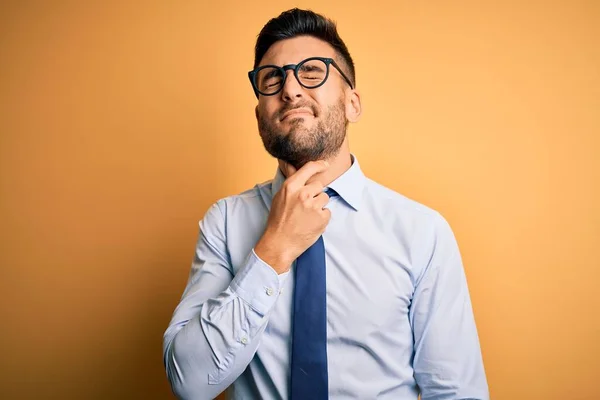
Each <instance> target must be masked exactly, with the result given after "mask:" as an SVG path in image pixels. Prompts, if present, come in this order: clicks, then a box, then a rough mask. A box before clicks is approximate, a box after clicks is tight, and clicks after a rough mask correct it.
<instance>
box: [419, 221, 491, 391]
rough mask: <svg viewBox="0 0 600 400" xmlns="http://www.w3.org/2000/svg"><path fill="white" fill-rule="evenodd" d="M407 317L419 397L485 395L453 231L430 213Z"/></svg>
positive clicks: (470, 314) (481, 369)
mask: <svg viewBox="0 0 600 400" xmlns="http://www.w3.org/2000/svg"><path fill="white" fill-rule="evenodd" d="M430 225H431V227H430V228H429V229H428V232H427V234H426V238H425V240H424V243H428V244H427V245H426V246H425V248H426V250H424V251H423V252H422V253H423V260H424V262H423V263H422V265H424V266H425V267H424V269H423V270H422V271H421V273H420V276H418V279H417V281H416V283H415V292H414V295H413V301H412V304H411V309H410V311H409V319H410V323H411V326H412V328H413V334H414V361H413V368H414V373H415V379H416V381H417V384H418V385H419V388H420V390H421V399H422V400H457V399H477V400H487V399H489V391H488V385H487V380H486V376H485V371H484V367H483V360H482V356H481V350H480V345H479V338H478V334H477V328H476V326H475V319H474V316H473V310H472V306H471V300H470V296H469V290H468V287H467V280H466V277H465V272H464V268H463V265H462V260H461V256H460V252H459V249H458V245H457V243H456V240H455V237H454V234H453V232H452V230H451V228H450V226H449V225H448V223H447V222H446V220H445V219H444V218H443V217H442V216H441V215H439V214H435V218H434V222H433V223H432V224H430Z"/></svg>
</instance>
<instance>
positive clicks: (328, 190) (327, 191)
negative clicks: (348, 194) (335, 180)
mask: <svg viewBox="0 0 600 400" xmlns="http://www.w3.org/2000/svg"><path fill="white" fill-rule="evenodd" d="M325 193H327V196H329V197H335V196H339V195H338V193H337V192H336V191H335V190H333V189H332V188H327V189H325Z"/></svg>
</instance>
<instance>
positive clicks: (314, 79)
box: [248, 57, 354, 98]
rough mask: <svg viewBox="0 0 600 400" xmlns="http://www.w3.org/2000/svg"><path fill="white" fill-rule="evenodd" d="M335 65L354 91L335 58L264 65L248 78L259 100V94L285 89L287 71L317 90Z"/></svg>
mask: <svg viewBox="0 0 600 400" xmlns="http://www.w3.org/2000/svg"><path fill="white" fill-rule="evenodd" d="M330 64H331V65H333V66H334V67H335V69H337V70H338V71H339V73H340V74H341V75H342V77H343V78H344V80H345V81H346V82H348V85H350V88H351V89H354V87H353V86H352V82H350V79H348V77H347V76H346V74H344V73H343V72H342V70H341V69H340V67H339V66H338V65H337V63H336V62H335V61H334V60H333V58H324V57H310V58H307V59H306V60H303V61H300V63H298V64H288V65H284V66H283V67H279V66H277V65H263V66H261V67H258V68H256V69H254V70H252V71H250V72H248V78H250V82H251V83H252V88H253V89H254V94H256V97H257V98H258V95H259V94H262V95H263V96H273V95H276V94H277V93H279V92H280V91H281V89H283V86H284V85H285V80H286V78H287V70H290V69H291V70H293V71H294V76H295V77H296V79H297V80H298V82H299V83H300V85H302V86H303V87H305V88H307V89H316V88H318V87H319V86H323V84H325V82H326V81H327V78H328V77H329V65H330Z"/></svg>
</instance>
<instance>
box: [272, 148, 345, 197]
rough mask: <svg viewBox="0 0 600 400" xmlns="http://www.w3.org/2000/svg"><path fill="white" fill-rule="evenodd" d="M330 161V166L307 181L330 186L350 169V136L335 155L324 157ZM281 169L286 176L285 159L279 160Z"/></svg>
mask: <svg viewBox="0 0 600 400" xmlns="http://www.w3.org/2000/svg"><path fill="white" fill-rule="evenodd" d="M324 160H325V161H327V162H328V163H329V168H327V170H326V171H324V172H321V173H318V174H316V175H314V176H313V177H311V178H310V179H309V180H308V182H307V183H310V182H313V181H319V182H321V183H322V184H323V186H328V185H329V184H330V183H331V182H333V181H335V180H336V179H337V178H339V177H340V176H341V175H342V174H344V172H346V171H348V169H350V167H351V166H352V156H351V155H350V147H349V146H348V136H346V138H345V139H344V143H343V144H342V146H341V147H340V151H339V152H338V153H337V154H336V155H335V156H333V157H330V158H326V159H324ZM279 169H280V170H281V171H282V172H283V174H284V176H285V177H286V178H289V176H287V175H286V173H285V171H286V169H285V168H284V167H283V161H281V160H279Z"/></svg>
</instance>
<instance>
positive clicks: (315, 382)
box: [290, 189, 337, 400]
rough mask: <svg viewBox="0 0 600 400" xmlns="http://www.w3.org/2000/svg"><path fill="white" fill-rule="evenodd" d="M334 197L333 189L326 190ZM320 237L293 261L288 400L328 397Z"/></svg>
mask: <svg viewBox="0 0 600 400" xmlns="http://www.w3.org/2000/svg"><path fill="white" fill-rule="evenodd" d="M325 193H327V194H328V195H329V197H333V196H336V195H337V193H336V192H335V191H334V190H333V189H327V190H326V191H325ZM325 272H326V271H325V244H324V242H323V236H320V237H319V239H317V241H316V242H315V243H314V244H313V245H312V246H310V247H309V248H308V249H307V250H306V251H305V252H304V253H302V254H301V255H300V257H298V259H297V260H296V270H295V280H296V282H295V288H294V318H293V325H292V377H291V382H290V388H291V400H323V399H327V398H328V393H329V386H328V378H327V298H326V297H327V293H326V289H327V284H326V279H325V277H326V273H325Z"/></svg>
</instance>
